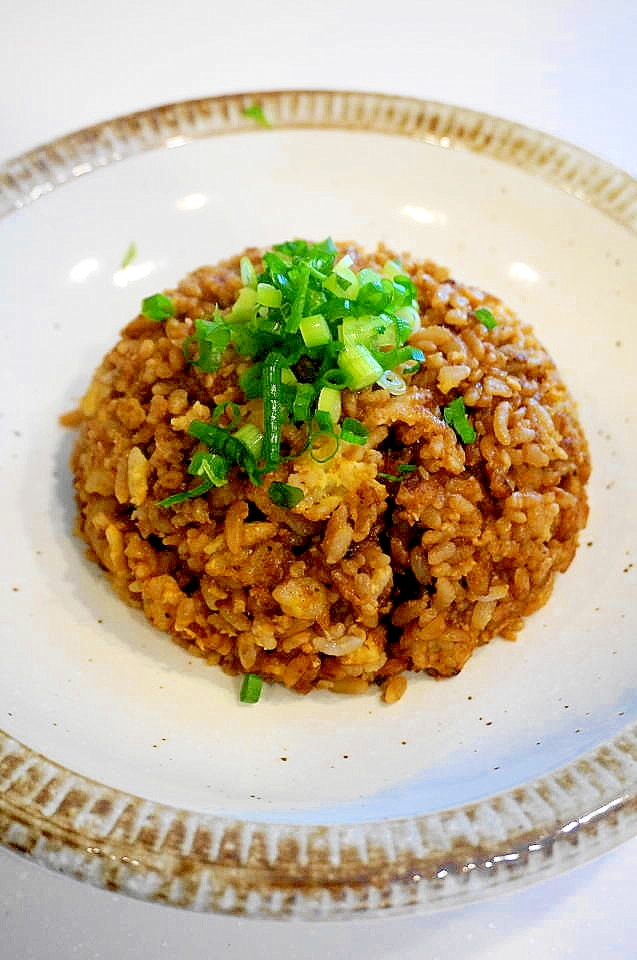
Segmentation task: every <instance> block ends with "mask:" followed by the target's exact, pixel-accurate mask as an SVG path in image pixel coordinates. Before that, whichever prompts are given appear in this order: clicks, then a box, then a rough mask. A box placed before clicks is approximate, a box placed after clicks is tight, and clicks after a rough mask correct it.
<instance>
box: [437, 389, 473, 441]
mask: <svg viewBox="0 0 637 960" xmlns="http://www.w3.org/2000/svg"><path fill="white" fill-rule="evenodd" d="M442 413H443V416H444V418H445V421H446V422H447V423H448V424H449V426H450V427H453V429H454V430H455V431H456V433H457V434H458V436H459V437H460V439H461V440H462V442H463V443H473V441H474V440H475V438H476V432H475V430H474V429H473V427H472V426H471V424H470V422H469V419H468V417H467V412H466V410H465V406H464V399H463V398H462V397H456V399H455V400H452V401H451V403H450V404H448V405H447V406H446V407H444V409H443V411H442Z"/></svg>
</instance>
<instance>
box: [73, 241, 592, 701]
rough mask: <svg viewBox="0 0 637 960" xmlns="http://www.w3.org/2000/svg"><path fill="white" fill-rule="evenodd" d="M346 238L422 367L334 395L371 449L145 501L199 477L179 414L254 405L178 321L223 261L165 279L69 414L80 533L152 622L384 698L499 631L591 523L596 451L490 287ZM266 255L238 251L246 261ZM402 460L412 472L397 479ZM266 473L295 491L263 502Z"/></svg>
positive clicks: (216, 288) (203, 415) (218, 295)
mask: <svg viewBox="0 0 637 960" xmlns="http://www.w3.org/2000/svg"><path fill="white" fill-rule="evenodd" d="M341 249H343V250H347V251H348V252H349V253H350V254H351V255H352V256H353V257H354V259H355V261H356V265H357V266H355V268H354V269H356V268H357V267H362V266H371V267H372V268H374V269H377V270H380V269H381V268H382V265H383V264H384V263H385V261H386V260H387V259H400V261H401V263H402V265H403V267H404V272H405V273H407V274H408V275H409V276H410V277H411V279H412V280H413V282H414V283H415V285H416V287H417V291H418V302H419V307H420V313H421V329H420V330H418V331H417V332H416V333H415V334H413V335H412V337H411V340H410V342H411V343H413V344H414V345H415V346H417V347H419V348H420V349H421V350H422V351H423V352H424V354H425V356H426V363H424V364H423V365H421V368H420V371H419V372H418V373H416V374H414V375H413V376H411V377H410V378H409V386H408V389H407V392H406V393H404V394H403V395H402V396H392V395H390V394H389V393H388V392H387V391H386V390H384V389H381V388H380V387H376V386H374V387H371V388H368V389H365V390H362V391H361V392H358V393H351V392H349V391H347V390H346V391H344V394H343V414H344V416H350V417H355V418H357V419H359V420H360V421H362V422H363V423H364V424H365V425H366V427H367V428H368V429H369V440H368V442H367V444H366V445H365V446H358V445H355V444H351V443H343V444H341V445H340V448H339V449H338V451H337V453H336V455H335V456H333V457H332V459H329V460H327V462H325V463H319V462H317V461H316V459H314V458H313V457H312V456H311V455H310V454H309V453H304V454H303V455H301V456H300V457H298V458H297V459H293V460H290V461H289V462H287V463H284V464H282V465H280V466H279V467H278V468H277V470H276V471H275V472H273V473H271V474H268V475H267V477H266V478H265V482H264V483H263V485H262V486H255V485H253V484H252V483H251V482H250V480H249V479H248V478H247V477H246V476H245V474H242V473H241V472H240V471H239V470H238V468H233V471H232V472H231V475H230V482H229V483H228V484H227V485H226V486H223V487H219V488H213V489H212V490H210V492H209V493H207V494H206V495H205V496H200V497H197V498H196V499H192V500H187V501H185V502H182V503H180V504H178V505H176V506H174V507H172V508H164V507H160V506H158V501H160V500H161V499H162V498H164V497H166V496H168V495H170V494H173V493H174V492H175V491H179V490H185V489H187V488H188V487H192V486H194V485H196V482H198V481H196V479H195V480H194V482H193V478H192V477H190V476H189V475H188V474H187V472H186V468H187V465H188V462H189V460H190V457H191V456H192V453H193V451H194V450H195V449H196V448H197V440H195V439H194V438H193V437H192V436H191V435H190V434H189V433H188V426H189V424H190V423H191V421H192V420H194V419H198V420H203V421H208V420H210V418H211V411H212V410H213V409H214V407H215V405H217V404H220V403H223V402H224V401H234V402H236V403H237V404H239V405H240V407H241V412H242V413H243V414H247V413H250V414H251V416H252V419H253V420H254V418H255V416H256V417H257V418H258V409H257V407H258V405H259V404H260V403H261V401H259V400H251V401H249V402H246V400H245V397H244V395H243V393H242V391H241V389H240V387H239V385H238V376H239V374H240V373H241V372H242V371H243V370H245V368H246V364H247V363H248V362H249V361H248V360H246V359H245V358H240V357H238V356H236V355H235V354H233V353H232V351H228V352H227V353H226V355H225V360H224V362H223V364H222V366H221V368H220V369H219V371H218V372H217V373H215V374H210V373H204V372H202V371H201V370H199V369H198V368H197V367H196V366H193V365H192V364H189V363H187V362H186V360H185V358H184V352H183V350H182V344H183V342H184V340H185V339H186V338H187V337H188V336H189V335H190V334H191V333H192V320H193V318H196V317H203V316H209V315H210V314H211V313H212V312H213V311H214V308H215V307H216V306H217V305H219V306H220V307H221V308H225V307H228V306H230V305H231V304H232V303H233V301H234V299H235V297H236V295H237V292H238V290H239V288H240V286H241V279H240V271H239V260H240V257H239V256H237V257H234V258H233V259H231V260H228V261H225V262H223V263H220V264H218V265H217V266H205V267H202V268H200V269H198V270H195V271H194V272H193V273H191V274H189V275H188V276H187V277H186V278H185V279H184V280H182V281H181V283H180V284H179V286H178V287H177V288H176V289H175V290H172V291H168V293H169V295H170V296H171V297H172V298H173V300H174V304H175V307H176V316H175V317H174V318H171V319H169V320H167V321H165V322H164V323H157V322H154V321H151V320H148V319H145V318H144V317H143V316H141V315H140V316H138V317H137V318H136V319H134V320H133V321H132V322H131V323H129V324H128V326H127V327H126V328H125V329H124V330H123V332H122V335H121V339H120V340H119V341H118V343H117V344H116V345H115V346H114V347H113V349H112V350H111V351H110V353H108V354H107V356H106V357H105V358H104V360H103V362H102V363H101V365H100V367H99V368H98V370H97V371H96V373H95V375H94V377H93V380H92V382H91V384H90V387H89V388H88V391H87V392H86V394H85V396H84V398H83V399H82V401H81V403H80V406H79V409H78V410H77V411H75V412H74V413H73V414H70V415H68V416H67V417H66V418H64V419H65V422H66V423H67V424H70V425H74V426H79V435H78V438H77V442H76V445H75V449H74V452H73V456H72V470H73V474H74V478H75V491H76V499H77V505H78V519H77V532H78V533H79V534H80V535H81V536H82V537H83V538H84V540H85V541H86V543H87V544H88V546H89V555H90V556H91V558H92V559H93V560H95V561H97V562H98V563H99V564H101V566H102V567H103V568H104V569H105V570H106V571H107V573H108V576H109V578H110V580H111V582H112V584H113V586H114V587H115V589H116V590H117V591H118V593H119V594H120V595H121V596H122V597H123V598H124V599H125V600H126V601H127V602H129V603H131V604H134V605H136V606H139V607H141V608H142V610H143V611H144V613H145V615H146V617H147V618H148V620H149V621H150V622H151V623H152V624H154V625H155V626H156V627H158V628H159V629H160V630H163V631H167V632H168V633H169V634H170V635H171V636H172V637H173V638H174V639H175V640H176V641H177V642H178V643H180V644H181V645H183V646H186V647H189V648H192V649H193V650H195V651H196V652H198V653H200V654H201V655H203V656H204V657H206V658H207V660H208V661H209V662H210V663H211V664H218V665H219V666H220V667H221V668H222V669H223V670H224V671H226V672H227V673H231V674H237V673H245V672H252V673H257V674H259V675H261V676H262V677H263V678H264V679H265V680H268V681H276V682H280V683H282V684H284V685H285V686H286V687H288V688H290V689H292V690H295V691H297V692H299V693H308V692H309V691H311V690H312V689H314V688H327V689H331V690H333V691H337V692H343V693H361V692H364V691H365V690H367V689H368V687H369V686H370V685H372V684H376V685H378V686H379V687H380V688H381V691H382V696H383V698H384V699H385V701H386V702H389V703H391V702H393V701H395V700H397V699H399V698H400V697H401V696H402V694H403V692H404V690H405V687H406V679H405V677H404V673H405V672H406V671H426V672H427V673H429V674H431V675H433V676H436V677H450V676H453V675H454V674H457V673H458V672H459V671H460V670H461V669H462V667H463V666H464V665H465V663H466V662H467V660H468V659H469V657H470V656H471V654H472V652H473V650H474V649H475V648H476V647H477V646H479V645H481V644H485V643H487V642H488V641H489V640H490V639H491V638H492V637H495V636H497V635H499V636H501V637H504V638H507V639H515V637H516V634H517V633H518V631H519V630H520V628H521V627H522V625H523V621H524V618H525V617H526V616H528V615H529V614H531V613H533V611H535V610H537V609H538V608H539V607H541V606H542V605H543V604H545V603H546V601H547V600H548V598H549V596H550V594H551V590H552V587H553V583H554V578H555V575H556V573H558V572H563V571H565V570H566V569H567V567H568V566H569V564H570V563H571V560H572V559H573V555H574V553H575V550H576V546H577V538H578V532H579V531H580V530H581V529H582V527H583V526H584V524H585V522H586V516H587V501H586V494H585V484H586V481H587V478H588V475H589V470H590V464H589V457H588V450H587V444H586V440H585V437H584V435H583V432H582V429H581V427H580V425H579V423H578V420H577V416H576V411H575V407H574V403H573V401H572V399H571V397H570V396H569V393H568V391H567V389H566V387H565V385H564V383H563V382H562V380H561V378H560V376H559V374H558V372H557V370H556V368H555V365H554V363H553V361H552V360H551V358H550V356H549V355H548V353H547V352H546V350H545V349H544V348H543V347H542V345H541V344H540V343H538V341H537V339H536V338H535V336H534V333H533V331H532V329H531V328H530V327H529V326H528V325H525V324H523V323H522V322H520V320H519V319H518V318H517V317H516V316H515V315H514V314H513V313H512V312H511V310H509V309H507V308H506V307H505V306H504V305H503V304H502V303H501V302H500V300H498V299H497V298H496V297H494V296H491V295H489V294H486V293H484V292H482V291H480V290H478V289H475V288H473V287H469V286H464V285H462V284H461V283H458V282H456V281H454V280H453V279H450V276H449V273H448V271H447V270H446V269H444V268H442V267H439V266H437V265H435V264H434V263H431V262H429V261H424V262H418V261H416V260H414V259H412V258H411V257H410V256H408V255H402V256H400V258H397V255H396V254H395V253H393V252H392V251H390V250H388V249H386V248H384V247H382V246H381V247H379V248H378V249H377V250H376V251H374V252H373V253H369V254H367V253H364V252H363V251H361V250H360V249H359V248H358V247H356V246H354V245H345V244H343V245H341ZM261 254H262V252H261V251H259V250H256V249H250V250H248V251H245V255H247V256H249V257H250V258H251V260H252V261H253V263H254V264H255V265H256V266H257V269H259V268H260V266H259V265H260V257H261ZM478 306H486V307H488V308H489V309H490V310H491V311H492V313H493V315H494V316H495V318H496V320H497V326H496V327H495V328H494V329H492V330H488V329H487V328H486V326H485V325H484V324H483V323H481V322H479V321H478V320H477V319H476V317H475V316H474V314H473V311H474V310H475V309H476V308H477V307H478ZM458 396H462V397H463V398H464V403H465V407H466V409H467V412H468V414H469V418H470V420H471V423H472V424H473V427H474V428H475V431H476V433H477V437H476V440H475V442H473V443H470V444H467V445H464V444H463V443H462V442H461V441H460V439H459V438H458V436H457V435H456V433H455V432H454V430H453V429H452V427H451V426H449V425H448V424H447V423H446V422H445V420H444V417H443V413H442V411H443V408H444V406H445V405H446V404H448V403H449V402H450V401H451V400H452V399H453V398H455V397H458ZM285 429H286V430H288V431H290V432H293V431H294V430H295V429H296V428H294V427H292V426H290V427H287V428H285ZM284 439H285V431H284ZM288 439H289V440H290V442H293V437H289V438H288ZM400 464H416V465H417V469H416V470H414V471H413V472H411V473H405V474H399V473H398V472H397V471H398V467H399V465H400ZM379 474H386V475H394V476H398V475H400V476H401V479H400V481H398V480H390V479H387V478H386V477H380V476H379ZM271 480H278V481H284V482H287V483H289V484H291V485H294V486H297V487H300V488H301V489H302V491H303V493H304V497H303V499H302V500H301V501H300V503H298V505H296V506H295V507H293V508H292V509H287V508H284V507H279V506H275V504H274V503H272V502H271V500H270V498H269V497H268V493H267V490H268V485H269V482H270V481H271ZM493 655H494V656H497V653H495V652H494V654H493Z"/></svg>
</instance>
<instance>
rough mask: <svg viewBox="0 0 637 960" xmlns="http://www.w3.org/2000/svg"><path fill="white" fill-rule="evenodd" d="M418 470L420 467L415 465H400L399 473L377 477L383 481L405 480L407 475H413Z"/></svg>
mask: <svg viewBox="0 0 637 960" xmlns="http://www.w3.org/2000/svg"><path fill="white" fill-rule="evenodd" d="M417 469H418V466H417V464H415V463H400V464H399V465H398V473H377V474H376V476H377V477H378V478H379V479H381V480H403V479H404V478H405V475H406V474H408V473H413V472H414V471H415V470H417Z"/></svg>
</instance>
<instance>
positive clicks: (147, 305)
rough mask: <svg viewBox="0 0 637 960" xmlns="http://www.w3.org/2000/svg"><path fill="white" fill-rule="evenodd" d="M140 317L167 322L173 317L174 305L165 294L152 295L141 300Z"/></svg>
mask: <svg viewBox="0 0 637 960" xmlns="http://www.w3.org/2000/svg"><path fill="white" fill-rule="evenodd" d="M142 316H144V317H146V318H147V319H148V320H160V321H161V320H168V318H169V317H174V316H175V304H174V303H173V302H172V300H171V299H170V297H167V296H166V294H165V293H154V294H153V295H152V297H145V298H144V299H143V300H142Z"/></svg>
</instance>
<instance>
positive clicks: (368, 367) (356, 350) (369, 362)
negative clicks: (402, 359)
mask: <svg viewBox="0 0 637 960" xmlns="http://www.w3.org/2000/svg"><path fill="white" fill-rule="evenodd" d="M338 365H339V367H340V368H341V370H343V371H344V372H345V373H346V375H347V386H348V387H349V389H350V390H363V389H364V388H365V387H371V385H372V384H373V383H375V382H376V381H377V380H378V378H379V377H380V376H381V375H382V373H383V368H382V367H381V365H380V363H379V362H378V361H377V360H375V359H374V357H373V356H372V354H371V353H370V352H369V350H368V349H367V347H364V346H363V345H362V344H361V343H355V344H352V345H351V346H347V347H345V349H344V350H341V352H340V353H339V355H338Z"/></svg>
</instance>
